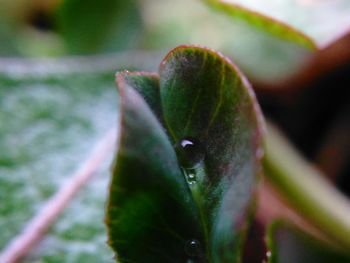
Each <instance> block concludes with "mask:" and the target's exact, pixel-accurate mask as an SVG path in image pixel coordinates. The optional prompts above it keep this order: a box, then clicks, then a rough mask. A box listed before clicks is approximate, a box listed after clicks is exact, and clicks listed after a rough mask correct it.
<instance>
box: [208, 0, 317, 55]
mask: <svg viewBox="0 0 350 263" xmlns="http://www.w3.org/2000/svg"><path fill="white" fill-rule="evenodd" d="M205 2H207V3H208V4H209V5H210V6H212V7H214V8H215V9H217V10H220V11H222V12H224V13H226V14H228V15H229V16H231V17H234V18H239V19H242V20H244V21H246V22H248V23H249V24H251V25H253V26H255V27H257V28H259V29H262V30H264V31H267V32H269V33H271V34H273V35H275V36H278V37H280V38H282V39H285V40H288V41H292V42H295V43H298V44H300V45H302V46H304V47H307V48H309V49H316V44H315V43H314V42H313V40H312V39H311V38H310V37H308V36H307V35H305V34H304V33H302V32H301V31H299V30H297V29H295V28H293V27H291V26H290V25H288V24H286V23H284V22H281V21H278V20H276V19H274V18H272V17H269V16H266V15H263V14H262V13H258V12H255V11H253V10H252V9H249V8H246V7H244V6H242V5H240V4H237V3H235V2H232V1H225V0H205ZM238 2H239V1H238Z"/></svg>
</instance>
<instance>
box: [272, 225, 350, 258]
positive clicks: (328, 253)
mask: <svg viewBox="0 0 350 263" xmlns="http://www.w3.org/2000/svg"><path fill="white" fill-rule="evenodd" d="M268 247H269V249H270V251H269V252H268V256H269V260H268V262H269V263H289V262H298V263H329V262H332V263H344V262H350V253H349V252H344V251H339V250H336V249H334V248H332V247H331V246H329V245H328V244H326V243H324V242H323V241H320V240H318V239H316V238H314V237H312V236H310V235H309V234H307V233H305V232H303V231H301V230H300V229H298V228H296V227H295V226H292V225H289V224H287V223H285V222H282V221H278V222H275V223H274V224H272V225H271V227H270V229H269V232H268Z"/></svg>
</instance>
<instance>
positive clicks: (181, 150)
mask: <svg viewBox="0 0 350 263" xmlns="http://www.w3.org/2000/svg"><path fill="white" fill-rule="evenodd" d="M175 150H176V152H177V155H178V159H179V162H180V165H181V166H182V167H184V168H192V167H195V166H196V165H198V164H199V163H200V162H201V161H202V160H203V159H204V157H205V151H204V147H203V145H202V144H201V142H200V141H199V140H197V139H195V138H192V137H185V138H183V139H181V140H180V141H179V142H178V143H177V144H176V145H175Z"/></svg>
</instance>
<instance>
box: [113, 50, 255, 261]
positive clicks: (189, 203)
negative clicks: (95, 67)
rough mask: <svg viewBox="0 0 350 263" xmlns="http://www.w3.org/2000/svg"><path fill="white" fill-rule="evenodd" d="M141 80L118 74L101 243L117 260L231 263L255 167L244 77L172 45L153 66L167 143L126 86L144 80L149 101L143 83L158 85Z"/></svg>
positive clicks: (221, 61)
mask: <svg viewBox="0 0 350 263" xmlns="http://www.w3.org/2000/svg"><path fill="white" fill-rule="evenodd" d="M149 78H150V75H144V74H135V73H132V74H130V73H121V74H119V75H118V76H117V84H118V87H119V90H120V94H121V112H122V113H123V114H122V120H121V137H120V145H119V149H118V152H117V157H116V166H115V168H114V173H113V180H112V183H111V191H110V198H109V206H108V207H109V209H108V211H107V225H108V227H109V238H110V241H109V242H110V244H111V246H112V247H113V248H114V249H115V250H116V252H117V254H118V257H119V259H120V261H121V262H128V261H135V262H185V260H187V261H186V262H193V260H194V261H195V262H218V263H219V262H220V263H221V262H236V261H237V260H238V259H239V258H240V254H241V251H240V250H241V245H242V242H243V241H244V240H243V237H244V233H245V230H246V228H247V225H248V223H249V215H250V214H251V209H252V207H251V204H252V203H253V201H254V189H255V185H256V174H257V172H258V170H259V160H258V159H259V158H258V154H259V149H260V148H259V147H260V136H261V134H260V132H261V131H260V123H259V118H260V112H259V110H258V108H257V104H256V101H255V98H254V95H252V93H251V89H250V87H249V84H248V83H247V82H246V80H245V79H244V77H243V76H241V74H240V72H239V71H238V70H237V69H236V68H235V67H234V66H233V65H232V64H231V63H230V62H228V61H227V60H226V59H225V58H223V57H221V56H220V55H218V54H217V53H215V52H213V51H211V50H209V49H204V48H198V47H179V48H176V49H174V50H173V51H171V52H170V53H169V54H168V55H167V56H166V58H165V60H164V61H163V62H162V64H161V69H160V101H161V105H162V111H163V120H164V122H165V130H166V132H167V133H168V134H170V137H171V138H170V141H171V143H170V141H169V139H168V137H167V136H166V133H165V131H164V127H163V128H162V126H161V124H160V123H159V122H158V120H157V119H156V118H155V116H154V115H153V114H152V112H151V111H150V108H148V106H147V105H146V103H145V101H144V100H143V99H141V97H139V95H138V94H137V93H136V92H135V90H134V89H133V88H132V87H134V88H135V89H136V90H141V88H142V87H143V91H141V95H142V96H143V97H144V98H145V100H146V101H149V97H148V94H149V92H148V90H152V91H155V90H157V88H156V87H155V86H149V85H142V86H141V85H139V86H138V84H141V83H146V82H148V81H149ZM155 105H158V104H157V103H154V102H151V107H152V109H153V111H154V112H156V113H157V114H159V111H158V110H159V108H158V109H157V107H155ZM172 145H173V146H174V147H175V149H174V148H173V147H172ZM174 150H175V151H176V153H177V159H176V156H175V151H174ZM177 160H179V163H178V162H177ZM186 181H187V182H186Z"/></svg>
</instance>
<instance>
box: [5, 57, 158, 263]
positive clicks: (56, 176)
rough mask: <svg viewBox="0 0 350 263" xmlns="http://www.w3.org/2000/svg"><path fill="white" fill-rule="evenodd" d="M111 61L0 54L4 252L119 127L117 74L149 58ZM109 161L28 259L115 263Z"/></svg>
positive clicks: (112, 58) (37, 260) (77, 262)
mask: <svg viewBox="0 0 350 263" xmlns="http://www.w3.org/2000/svg"><path fill="white" fill-rule="evenodd" d="M109 58H110V59H111V60H109V59H107V58H106V57H102V58H93V59H86V58H85V59H81V60H72V59H71V60H69V59H66V60H65V59H62V60H58V61H57V60H54V61H52V60H47V59H46V60H20V59H18V60H15V59H7V60H4V59H0V134H1V136H0V149H1V151H0V215H1V216H0V233H1V239H0V251H1V250H2V249H3V248H4V247H5V245H6V244H7V243H8V242H9V241H10V240H11V239H12V238H13V237H14V236H16V235H17V234H19V232H20V231H21V230H22V228H23V226H24V225H25V224H26V223H27V222H28V220H29V219H31V218H32V217H33V216H34V214H36V213H37V212H38V210H39V209H40V208H41V206H42V205H43V204H44V203H45V202H46V201H47V199H48V198H50V197H51V196H52V195H53V194H54V193H55V192H56V191H57V189H58V188H59V187H61V186H62V185H63V184H64V183H65V182H66V181H67V180H69V179H70V176H71V175H72V174H73V173H74V172H75V171H76V169H77V168H78V167H79V165H80V164H81V162H82V161H84V160H85V158H86V157H87V154H88V153H89V152H90V151H91V150H92V148H93V146H94V144H95V142H96V141H97V140H99V139H100V138H101V137H102V136H103V135H104V134H105V132H106V130H108V129H109V128H111V127H112V126H115V124H116V121H117V116H118V115H117V106H118V96H117V93H116V91H115V85H114V78H113V76H114V72H115V70H116V69H117V68H118V67H119V68H120V65H119V64H118V63H121V64H123V65H129V66H132V67H133V68H135V67H136V66H137V64H138V63H140V64H142V63H141V62H142V60H143V59H145V57H144V56H142V55H140V54H139V55H138V56H137V57H136V58H135V57H132V56H130V54H129V55H127V54H123V55H113V56H109ZM146 60H147V59H146ZM152 61H153V59H152ZM142 65H143V66H144V67H146V65H145V64H142ZM151 68H152V67H151ZM111 157H112V156H111ZM110 161H111V160H108V161H106V163H105V164H104V165H103V166H102V167H101V168H100V169H99V171H98V172H97V174H96V176H95V177H94V178H93V179H92V181H91V182H90V183H89V184H88V185H87V186H86V188H85V189H83V190H82V191H81V192H79V193H78V196H77V197H76V198H75V200H74V201H73V202H72V203H71V205H70V206H69V207H68V208H67V209H66V210H65V211H64V213H63V214H62V216H61V217H60V218H59V219H58V221H57V222H56V224H55V225H54V226H53V227H52V229H51V231H50V232H49V233H48V234H47V235H46V236H45V238H44V239H43V241H42V242H41V243H40V245H39V246H38V247H37V248H36V249H35V250H34V251H32V253H31V254H30V255H29V256H28V258H27V259H26V260H25V261H24V262H71V263H81V262H88V263H102V262H113V255H112V251H111V250H110V248H109V247H108V246H107V244H106V239H107V234H106V230H105V224H104V220H103V217H104V212H105V211H104V203H105V200H106V194H107V184H108V180H109V165H110Z"/></svg>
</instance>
